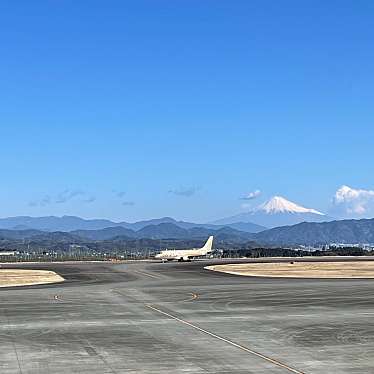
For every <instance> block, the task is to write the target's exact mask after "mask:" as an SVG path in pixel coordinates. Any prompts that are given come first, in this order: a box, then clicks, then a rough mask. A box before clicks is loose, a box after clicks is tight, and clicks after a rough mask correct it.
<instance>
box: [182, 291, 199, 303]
mask: <svg viewBox="0 0 374 374" xmlns="http://www.w3.org/2000/svg"><path fill="white" fill-rule="evenodd" d="M190 295H191V297H190V298H188V299H186V300H183V301H194V300H197V299H198V298H199V294H197V293H194V292H191V293H190Z"/></svg>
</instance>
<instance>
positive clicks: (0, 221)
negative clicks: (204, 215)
mask: <svg viewBox="0 0 374 374" xmlns="http://www.w3.org/2000/svg"><path fill="white" fill-rule="evenodd" d="M161 223H172V224H174V225H176V226H178V227H180V228H182V229H191V228H193V227H201V228H207V229H213V230H218V229H220V228H223V227H224V226H227V227H231V228H234V229H237V230H241V231H246V232H251V233H254V232H259V231H262V230H265V229H266V227H263V226H260V225H257V224H253V223H251V222H234V223H232V224H228V225H213V224H198V223H192V222H185V221H177V220H175V219H173V218H171V217H163V218H157V219H150V220H145V221H139V222H134V223H129V222H113V221H110V220H105V219H83V218H80V217H75V216H63V217H55V216H48V217H28V216H19V217H10V218H0V229H8V230H40V231H51V232H53V231H64V232H71V231H76V230H102V229H106V228H111V230H112V231H113V228H114V227H118V228H119V230H120V229H121V228H126V229H130V230H134V231H138V230H141V229H143V228H145V227H147V226H151V225H158V224H161ZM109 231H110V230H109Z"/></svg>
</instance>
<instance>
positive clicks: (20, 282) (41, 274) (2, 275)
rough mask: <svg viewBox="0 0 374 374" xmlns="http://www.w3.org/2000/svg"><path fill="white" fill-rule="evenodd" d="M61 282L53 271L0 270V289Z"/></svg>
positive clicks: (62, 279)
mask: <svg viewBox="0 0 374 374" xmlns="http://www.w3.org/2000/svg"><path fill="white" fill-rule="evenodd" d="M63 281H64V278H62V277H61V276H60V275H58V274H56V273H55V272H53V271H47V270H23V269H0V287H15V286H30V285H34V284H47V283H57V282H63Z"/></svg>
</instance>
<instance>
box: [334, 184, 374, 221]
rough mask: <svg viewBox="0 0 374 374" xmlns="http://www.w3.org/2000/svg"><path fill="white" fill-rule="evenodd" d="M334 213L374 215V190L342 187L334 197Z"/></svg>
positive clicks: (358, 215)
mask: <svg viewBox="0 0 374 374" xmlns="http://www.w3.org/2000/svg"><path fill="white" fill-rule="evenodd" d="M332 204H333V208H332V213H333V214H335V215H339V216H342V217H347V218H348V217H350V218H360V217H374V191H373V190H364V189H354V188H351V187H348V186H342V187H340V188H339V189H338V190H337V191H336V192H335V195H334V197H333V199H332Z"/></svg>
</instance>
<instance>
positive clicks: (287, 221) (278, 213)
mask: <svg viewBox="0 0 374 374" xmlns="http://www.w3.org/2000/svg"><path fill="white" fill-rule="evenodd" d="M330 220H332V218H330V217H328V216H326V215H325V214H324V213H322V212H320V211H318V210H316V209H311V208H305V207H303V206H301V205H298V204H296V203H294V202H292V201H289V200H287V199H285V198H284V197H281V196H274V197H272V198H271V199H270V200H268V201H266V202H265V203H263V204H261V205H259V206H258V207H256V208H254V209H253V210H251V211H249V212H245V213H240V214H237V215H235V216H232V217H227V218H223V219H220V220H218V221H215V222H213V223H214V224H218V225H225V224H226V225H227V224H233V223H235V222H251V223H255V224H257V225H261V226H265V227H269V228H272V227H277V226H286V225H295V224H297V223H301V222H323V221H330Z"/></svg>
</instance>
